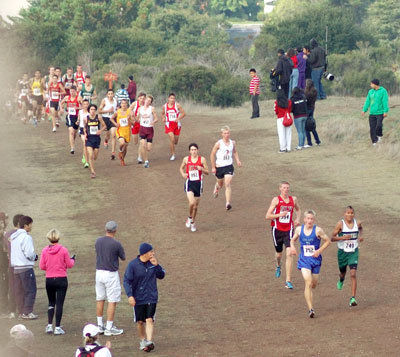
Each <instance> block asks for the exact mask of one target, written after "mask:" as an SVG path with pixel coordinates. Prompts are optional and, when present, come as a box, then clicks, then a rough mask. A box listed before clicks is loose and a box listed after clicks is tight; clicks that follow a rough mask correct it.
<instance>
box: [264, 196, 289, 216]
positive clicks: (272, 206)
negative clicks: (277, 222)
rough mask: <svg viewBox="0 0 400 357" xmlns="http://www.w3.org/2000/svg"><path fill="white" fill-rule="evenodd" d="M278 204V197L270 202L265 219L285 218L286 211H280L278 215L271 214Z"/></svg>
mask: <svg viewBox="0 0 400 357" xmlns="http://www.w3.org/2000/svg"><path fill="white" fill-rule="evenodd" d="M278 203H279V198H278V197H274V198H273V199H272V201H271V204H270V206H269V208H268V211H267V214H266V215H265V219H271V220H272V219H276V218H279V217H285V216H286V215H287V211H281V212H279V213H276V214H275V213H272V212H273V211H274V209H275V207H276V206H277V205H278Z"/></svg>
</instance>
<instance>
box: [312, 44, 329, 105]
mask: <svg viewBox="0 0 400 357" xmlns="http://www.w3.org/2000/svg"><path fill="white" fill-rule="evenodd" d="M310 45H311V53H310V56H309V58H308V59H309V61H310V65H311V78H312V80H313V82H314V87H315V89H316V90H317V92H318V96H317V99H326V94H325V91H324V87H323V86H322V83H321V78H322V74H323V73H324V71H325V66H326V53H325V50H324V49H323V48H322V47H321V46H318V42H317V41H316V40H315V39H314V38H313V39H312V40H311V41H310Z"/></svg>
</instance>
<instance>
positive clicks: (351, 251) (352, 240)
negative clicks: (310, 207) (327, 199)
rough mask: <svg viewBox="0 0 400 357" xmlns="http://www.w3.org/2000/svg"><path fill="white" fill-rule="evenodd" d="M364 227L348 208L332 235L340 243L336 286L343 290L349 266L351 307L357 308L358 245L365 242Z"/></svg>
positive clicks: (352, 210) (348, 207)
mask: <svg viewBox="0 0 400 357" xmlns="http://www.w3.org/2000/svg"><path fill="white" fill-rule="evenodd" d="M361 233H362V225H361V222H360V221H356V220H355V218H354V208H353V207H352V206H347V207H346V211H345V212H344V218H343V219H342V220H340V221H339V222H338V223H337V224H336V227H335V229H334V231H333V233H332V242H338V243H337V245H338V253H337V257H338V265H339V272H340V273H339V280H338V282H337V284H336V286H337V288H338V289H339V290H342V288H343V282H344V278H345V277H346V270H347V266H349V269H350V278H351V298H350V303H349V305H350V306H357V300H356V290H357V276H356V273H357V265H358V243H359V242H362V241H363V240H364V238H363V237H361Z"/></svg>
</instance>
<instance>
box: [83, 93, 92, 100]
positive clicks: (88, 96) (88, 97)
mask: <svg viewBox="0 0 400 357" xmlns="http://www.w3.org/2000/svg"><path fill="white" fill-rule="evenodd" d="M91 97H92V96H91V95H90V94H89V95H84V96H83V99H86V100H88V101H90V98H91Z"/></svg>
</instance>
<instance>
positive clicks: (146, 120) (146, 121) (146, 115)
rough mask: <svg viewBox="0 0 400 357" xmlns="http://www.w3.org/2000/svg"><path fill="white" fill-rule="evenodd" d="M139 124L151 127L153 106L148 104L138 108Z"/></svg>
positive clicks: (152, 123)
mask: <svg viewBox="0 0 400 357" xmlns="http://www.w3.org/2000/svg"><path fill="white" fill-rule="evenodd" d="M139 117H140V126H143V127H146V128H152V127H153V125H154V117H153V107H152V106H149V107H148V108H147V109H146V108H145V107H140V108H139Z"/></svg>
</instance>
